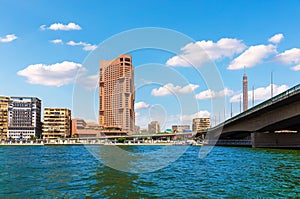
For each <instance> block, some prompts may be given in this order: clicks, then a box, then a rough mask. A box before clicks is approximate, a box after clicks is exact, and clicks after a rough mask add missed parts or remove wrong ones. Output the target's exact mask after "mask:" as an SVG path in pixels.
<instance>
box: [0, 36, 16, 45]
mask: <svg viewBox="0 0 300 199" xmlns="http://www.w3.org/2000/svg"><path fill="white" fill-rule="evenodd" d="M17 38H18V37H17V36H16V35H14V34H10V35H6V36H5V37H0V42H3V43H6V42H12V41H13V40H15V39H17Z"/></svg>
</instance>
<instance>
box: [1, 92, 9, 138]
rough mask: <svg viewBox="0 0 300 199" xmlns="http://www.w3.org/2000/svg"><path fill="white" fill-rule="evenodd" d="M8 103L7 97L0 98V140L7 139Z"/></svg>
mask: <svg viewBox="0 0 300 199" xmlns="http://www.w3.org/2000/svg"><path fill="white" fill-rule="evenodd" d="M9 101H10V98H9V97H6V96H0V140H5V139H7V132H8V106H9Z"/></svg>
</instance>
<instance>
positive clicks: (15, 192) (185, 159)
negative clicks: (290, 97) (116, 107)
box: [0, 146, 300, 198]
mask: <svg viewBox="0 0 300 199" xmlns="http://www.w3.org/2000/svg"><path fill="white" fill-rule="evenodd" d="M176 147H178V150H180V149H181V147H182V146H176ZM161 148H162V147H161V146H130V147H123V149H124V150H127V151H134V152H139V153H145V152H149V151H155V150H159V149H161ZM199 149H200V147H188V148H187V150H186V152H185V153H184V154H183V155H182V156H181V157H180V158H179V159H178V160H177V161H175V162H173V163H172V164H170V165H168V166H167V167H165V168H162V169H159V170H157V171H153V172H150V173H128V172H123V171H119V170H115V169H112V168H110V167H107V166H105V165H104V164H103V163H102V161H101V160H98V159H96V158H95V157H94V156H93V155H92V154H91V153H90V152H89V150H87V148H86V147H84V146H1V147H0V198H224V197H226V198H258V197H259V198H261V197H267V198H278V197H297V196H298V197H300V150H279V149H252V148H234V147H214V148H213V150H212V151H211V153H209V154H208V156H206V157H205V158H203V159H200V158H199V157H198V154H199ZM99 150H105V149H104V148H101V149H99ZM152 164H155V162H153V163H152ZM141 166H142V165H141Z"/></svg>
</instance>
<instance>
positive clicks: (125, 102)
mask: <svg viewBox="0 0 300 199" xmlns="http://www.w3.org/2000/svg"><path fill="white" fill-rule="evenodd" d="M134 100H135V91H134V68H133V66H132V57H131V56H130V55H126V54H123V55H121V56H119V57H118V58H116V59H114V60H102V61H100V81H99V118H98V119H99V125H100V126H102V127H103V128H104V129H116V128H117V129H121V130H122V131H123V132H126V133H128V134H132V133H133V132H134V127H135V114H134Z"/></svg>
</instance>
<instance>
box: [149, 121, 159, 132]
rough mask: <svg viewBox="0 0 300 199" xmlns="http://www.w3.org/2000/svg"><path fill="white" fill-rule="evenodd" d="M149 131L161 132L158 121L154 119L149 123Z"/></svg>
mask: <svg viewBox="0 0 300 199" xmlns="http://www.w3.org/2000/svg"><path fill="white" fill-rule="evenodd" d="M148 132H149V133H159V132H160V124H159V122H158V121H152V122H150V123H149V124H148Z"/></svg>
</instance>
